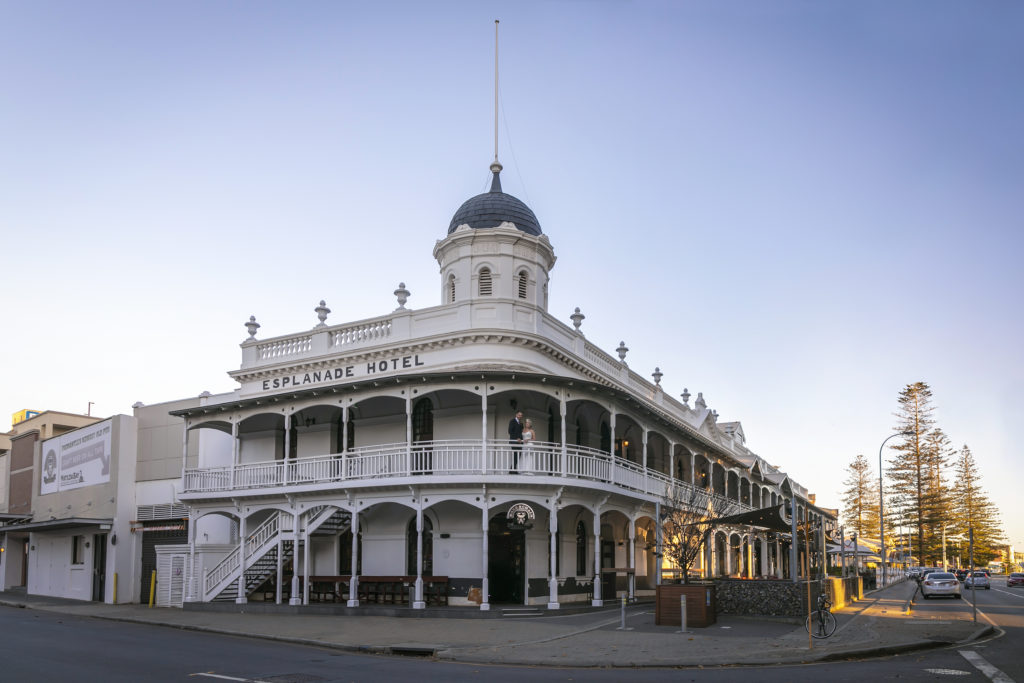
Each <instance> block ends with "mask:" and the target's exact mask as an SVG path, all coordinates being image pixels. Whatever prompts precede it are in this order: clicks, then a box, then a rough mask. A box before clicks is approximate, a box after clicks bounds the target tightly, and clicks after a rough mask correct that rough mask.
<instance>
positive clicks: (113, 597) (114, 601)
mask: <svg viewBox="0 0 1024 683" xmlns="http://www.w3.org/2000/svg"><path fill="white" fill-rule="evenodd" d="M110 604H112V605H116V604H117V572H114V595H113V596H112V597H111V600H110Z"/></svg>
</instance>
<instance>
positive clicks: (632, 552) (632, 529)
mask: <svg viewBox="0 0 1024 683" xmlns="http://www.w3.org/2000/svg"><path fill="white" fill-rule="evenodd" d="M645 434H646V432H645ZM629 568H630V569H632V570H633V571H632V573H631V574H630V575H629V601H630V602H633V601H634V600H636V520H635V519H631V520H629Z"/></svg>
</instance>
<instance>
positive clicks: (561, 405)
mask: <svg viewBox="0 0 1024 683" xmlns="http://www.w3.org/2000/svg"><path fill="white" fill-rule="evenodd" d="M566 410H567V409H566V404H565V392H564V391H563V392H562V397H561V398H560V399H559V402H558V414H559V416H560V417H561V418H562V419H561V422H562V430H561V431H562V476H563V477H566V476H568V475H569V444H567V443H566V442H565V416H566Z"/></svg>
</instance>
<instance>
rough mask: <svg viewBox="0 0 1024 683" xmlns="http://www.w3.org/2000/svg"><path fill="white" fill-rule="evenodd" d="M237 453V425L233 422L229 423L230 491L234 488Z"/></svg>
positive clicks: (238, 450)
mask: <svg viewBox="0 0 1024 683" xmlns="http://www.w3.org/2000/svg"><path fill="white" fill-rule="evenodd" d="M239 452H240V449H239V448H238V423H237V422H234V421H233V422H232V423H231V476H230V481H231V485H230V488H232V489H234V488H235V465H237V464H238V455H239Z"/></svg>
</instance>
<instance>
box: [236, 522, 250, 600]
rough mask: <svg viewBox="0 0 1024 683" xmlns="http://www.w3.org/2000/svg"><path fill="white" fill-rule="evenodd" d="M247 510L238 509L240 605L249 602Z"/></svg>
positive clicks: (238, 598) (237, 598)
mask: <svg viewBox="0 0 1024 683" xmlns="http://www.w3.org/2000/svg"><path fill="white" fill-rule="evenodd" d="M245 522H246V517H245V511H244V510H242V509H241V508H240V509H239V510H238V597H236V598H235V603H236V604H238V605H244V604H245V603H246V602H248V599H247V598H246V597H245V535H246V533H247V532H246V530H245Z"/></svg>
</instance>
